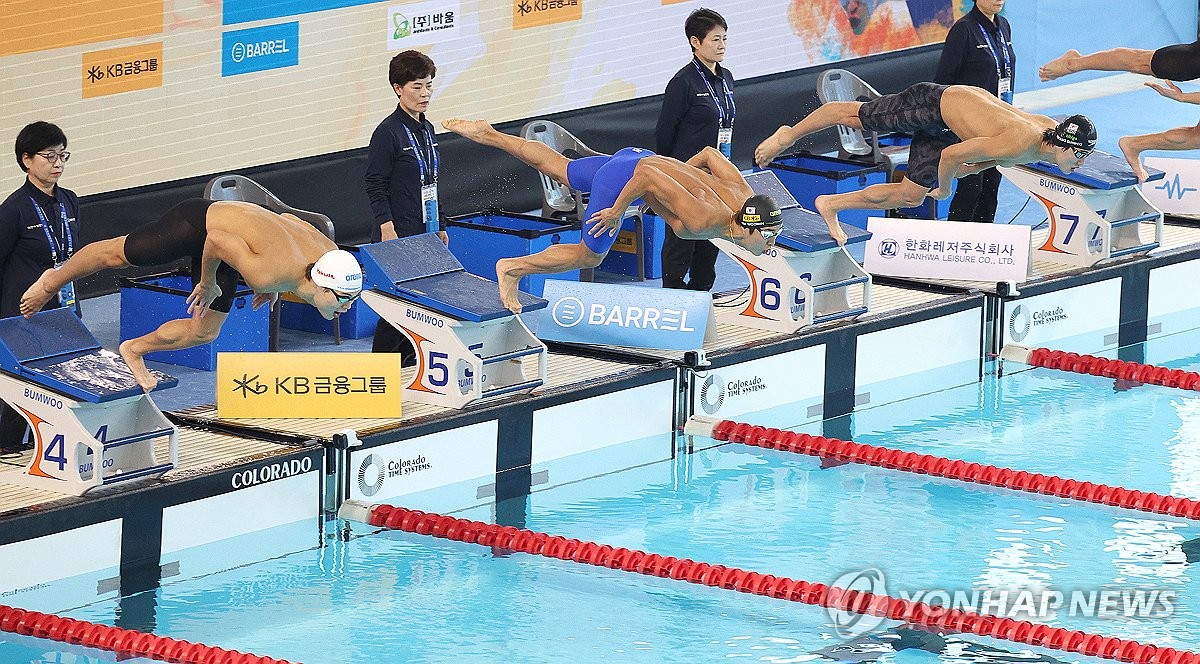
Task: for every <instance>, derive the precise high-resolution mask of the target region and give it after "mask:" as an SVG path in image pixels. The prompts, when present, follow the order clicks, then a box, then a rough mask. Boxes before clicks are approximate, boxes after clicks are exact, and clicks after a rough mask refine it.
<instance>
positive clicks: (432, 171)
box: [404, 125, 438, 185]
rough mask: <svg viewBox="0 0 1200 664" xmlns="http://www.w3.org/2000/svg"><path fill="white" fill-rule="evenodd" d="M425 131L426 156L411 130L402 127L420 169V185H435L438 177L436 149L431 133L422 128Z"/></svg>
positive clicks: (427, 129) (426, 128)
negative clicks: (427, 151)
mask: <svg viewBox="0 0 1200 664" xmlns="http://www.w3.org/2000/svg"><path fill="white" fill-rule="evenodd" d="M422 129H423V130H424V131H425V141H426V147H427V148H428V150H429V154H428V156H426V154H425V152H424V150H423V149H422V146H421V142H420V141H418V140H417V137H416V136H415V135H413V133H412V130H411V129H409V128H408V125H404V133H406V134H408V142H409V143H410V144H411V145H412V149H413V152H414V153H415V154H416V155H417V168H419V169H421V184H422V185H427V184H437V177H438V153H437V148H435V147H434V144H433V132H431V131H429V127H422Z"/></svg>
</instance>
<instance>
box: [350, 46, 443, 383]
mask: <svg viewBox="0 0 1200 664" xmlns="http://www.w3.org/2000/svg"><path fill="white" fill-rule="evenodd" d="M436 75H437V67H436V66H435V65H434V64H433V60H431V59H429V56H427V55H425V54H424V53H421V52H420V51H411V50H410V51H403V52H401V53H397V54H396V56H395V57H393V58H392V60H391V63H389V65H388V81H389V82H390V83H391V84H392V92H394V93H395V94H396V98H397V100H398V101H397V104H396V110H395V111H394V112H393V113H392V114H391V115H389V116H387V117H386V118H384V120H383V122H381V123H379V126H378V127H376V129H375V133H373V134H371V143H370V145H369V146H368V148H367V173H366V176H365V177H364V178H363V179H364V185H365V187H366V190H367V198H368V199H370V201H371V211H372V212H373V213H374V215H375V224H374V225H373V226H372V227H371V241H372V242H380V241H382V240H394V239H396V238H398V237H409V236H410V235H419V234H421V233H426V232H436V233H437V235H438V237H439V238H441V240H442V242H444V243H446V244H447V245H448V244H449V237H448V236H447V235H446V228H445V225H444V223H443V222H442V221H441V215H440V213H439V206H438V194H437V179H438V167H439V155H438V144H437V139H436V137H435V136H434V130H433V125H432V124H431V123H430V122H429V120H427V119H425V111H426V110H428V108H429V101H430V99H431V98H432V96H433V78H434V76H436ZM371 351H372V352H375V353H400V354H401V355H402V356H403V359H402V362H403V364H404V365H405V366H412V365H413V364H415V363H416V355H415V351H414V349H413V346H412V343H410V342H409V341H408V339H407V338H406V337H405V336H404V335H403V334H401V333H400V332H399V331H398V330H396V329H395V328H394V327H392V326H391V324H389V323H388V322H387V321H384V320H382V319H381V320H380V321H379V324H378V325H376V326H375V338H374V340H373V341H372V344H371Z"/></svg>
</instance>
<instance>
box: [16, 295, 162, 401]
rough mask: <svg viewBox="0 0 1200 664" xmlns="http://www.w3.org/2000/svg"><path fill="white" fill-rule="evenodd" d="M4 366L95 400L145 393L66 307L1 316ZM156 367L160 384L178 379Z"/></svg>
mask: <svg viewBox="0 0 1200 664" xmlns="http://www.w3.org/2000/svg"><path fill="white" fill-rule="evenodd" d="M0 368H2V369H4V370H5V371H7V372H9V373H11V374H14V375H16V376H19V377H21V378H26V379H28V380H30V381H32V382H35V383H38V384H40V385H42V386H44V387H47V388H49V389H52V390H55V391H57V392H62V393H63V394H66V395H69V396H71V397H73V398H75V399H79V400H80V401H87V402H91V403H101V402H105V401H112V400H114V399H123V398H125V397H131V396H138V395H140V394H141V393H142V388H141V387H140V386H139V385H138V384H137V381H135V380H134V379H133V374H132V373H131V372H130V371H129V367H127V366H125V361H124V360H122V359H121V356H120V355H117V354H116V353H113V352H111V351H106V350H103V349H101V348H100V343H99V342H97V341H96V338H95V337H94V336H92V333H91V332H90V331H89V330H88V329H87V327H86V326H84V324H83V321H81V320H79V317H78V316H76V315H75V314H74V313H72V312H71V311H70V310H68V309H65V308H59V309H51V310H49V311H42V312H38V313H36V314H34V315H33V316H31V317H30V318H28V319H25V318H22V317H20V316H14V317H12V318H4V319H0ZM151 373H152V374H153V375H154V377H155V378H157V379H158V386H157V387H156V388H155V389H163V388H168V387H175V386H176V385H178V384H179V379H177V378H174V377H173V376H168V375H166V374H164V373H160V372H157V371H151Z"/></svg>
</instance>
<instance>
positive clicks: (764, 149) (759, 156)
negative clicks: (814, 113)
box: [754, 126, 794, 168]
mask: <svg viewBox="0 0 1200 664" xmlns="http://www.w3.org/2000/svg"><path fill="white" fill-rule="evenodd" d="M789 129H791V127H787V126H783V127H780V128H779V129H776V130H775V133H774V134H771V135H770V136H768V137H767V138H766V140H764V141H763V142H762V143H759V144H758V147H756V148H754V163H756V164H758V166H759V168H766V167H767V165H768V164H770V163H771V161H772V160H773V159H775V157H777V156H779V153H780V152H783V151H784V150H786V149H788V148H790V147H792V143H789V142H788V141H787V136H786V133H787V132H788V130H789ZM793 142H794V141H793Z"/></svg>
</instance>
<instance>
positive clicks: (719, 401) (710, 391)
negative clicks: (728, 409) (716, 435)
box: [700, 373, 725, 415]
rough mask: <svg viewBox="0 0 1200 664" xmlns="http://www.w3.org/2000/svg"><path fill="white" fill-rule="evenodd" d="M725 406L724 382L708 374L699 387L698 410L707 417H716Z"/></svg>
mask: <svg viewBox="0 0 1200 664" xmlns="http://www.w3.org/2000/svg"><path fill="white" fill-rule="evenodd" d="M724 404H725V381H723V380H721V377H720V376H718V375H717V374H715V373H714V374H709V375H708V378H705V379H704V384H703V385H701V386H700V408H702V409H704V412H705V413H707V414H709V415H716V413H717V411H719V410H721V406H723V405H724Z"/></svg>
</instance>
